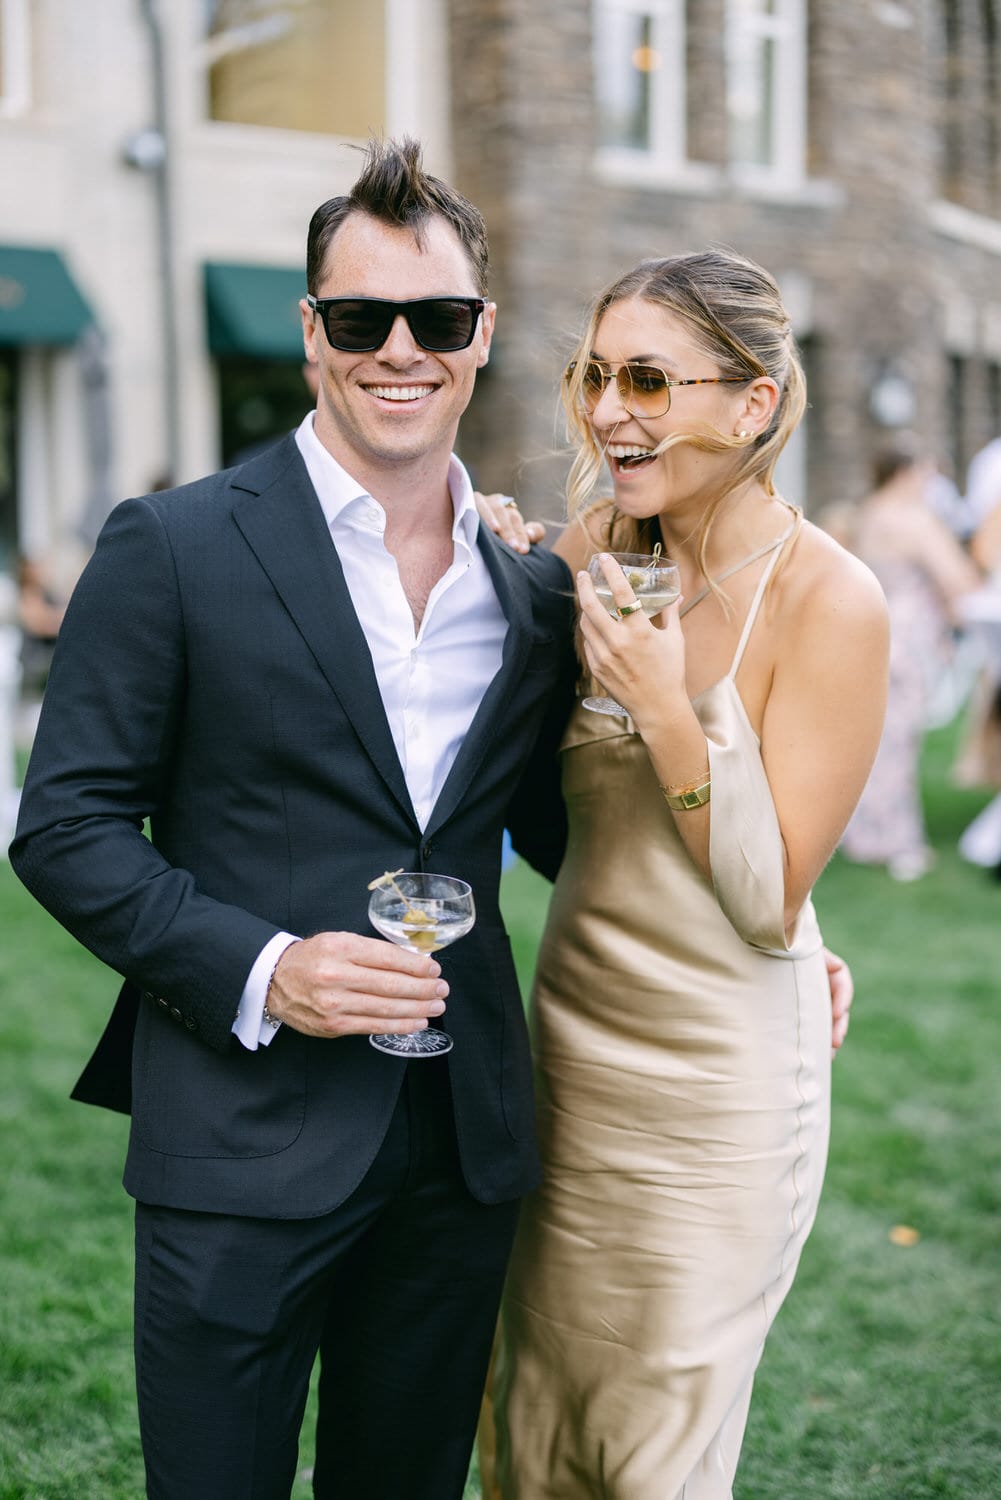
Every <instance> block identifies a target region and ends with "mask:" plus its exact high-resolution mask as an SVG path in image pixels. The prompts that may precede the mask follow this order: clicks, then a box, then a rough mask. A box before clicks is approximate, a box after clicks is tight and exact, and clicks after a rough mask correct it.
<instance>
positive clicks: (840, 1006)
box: [824, 948, 855, 1055]
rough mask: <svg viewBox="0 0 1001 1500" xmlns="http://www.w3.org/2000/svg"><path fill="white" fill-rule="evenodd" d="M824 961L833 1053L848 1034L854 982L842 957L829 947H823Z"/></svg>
mask: <svg viewBox="0 0 1001 1500" xmlns="http://www.w3.org/2000/svg"><path fill="white" fill-rule="evenodd" d="M824 963H825V964H826V965H827V982H828V984H829V985H830V986H831V1052H832V1055H833V1054H834V1053H836V1052H837V1050H838V1048H839V1047H840V1046H841V1043H842V1042H843V1041H844V1039H845V1037H846V1036H847V1035H848V1022H849V1019H850V1014H849V1013H850V1011H851V1008H852V1000H853V999H854V998H855V984H854V981H853V980H852V971H851V969H850V968H849V967H848V965H847V964H846V963H845V961H844V959H843V958H839V957H838V955H837V954H836V953H832V952H831V950H830V948H825V949H824Z"/></svg>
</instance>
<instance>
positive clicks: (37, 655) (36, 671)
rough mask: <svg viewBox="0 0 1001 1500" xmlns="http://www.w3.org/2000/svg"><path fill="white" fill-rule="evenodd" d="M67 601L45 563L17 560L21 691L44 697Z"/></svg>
mask: <svg viewBox="0 0 1001 1500" xmlns="http://www.w3.org/2000/svg"><path fill="white" fill-rule="evenodd" d="M65 613H66V598H65V596H64V595H63V594H62V592H61V591H60V590H59V588H58V586H57V585H56V583H55V582H54V581H53V580H52V578H51V577H50V573H49V570H48V569H47V568H46V566H45V564H44V562H42V561H40V560H39V559H38V558H31V557H24V556H21V557H19V558H18V560H17V623H18V625H19V627H20V630H21V674H22V675H21V691H22V693H23V694H24V695H25V696H26V697H29V698H40V697H41V696H42V693H43V692H44V691H45V684H46V682H47V681H48V677H49V668H50V667H51V665H52V653H53V652H54V651H55V649H56V639H57V637H58V635H59V627H60V626H61V625H62V622H63V615H64V614H65Z"/></svg>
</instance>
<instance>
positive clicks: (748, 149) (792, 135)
mask: <svg viewBox="0 0 1001 1500" xmlns="http://www.w3.org/2000/svg"><path fill="white" fill-rule="evenodd" d="M726 104H727V120H728V122H729V144H730V149H729V157H730V163H731V166H732V167H733V168H734V170H735V171H736V173H737V174H738V175H741V174H745V175H747V176H749V177H763V178H768V179H772V180H776V181H779V182H782V183H786V184H795V183H797V182H799V181H801V180H802V178H803V164H804V160H805V152H806V15H805V7H804V4H803V0H729V4H728V6H727V100H726Z"/></svg>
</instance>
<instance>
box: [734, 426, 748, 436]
mask: <svg viewBox="0 0 1001 1500" xmlns="http://www.w3.org/2000/svg"><path fill="white" fill-rule="evenodd" d="M737 436H738V437H739V438H749V437H750V436H751V434H750V433H749V432H748V430H747V428H746V427H742V428H741V429H740V431H739V432H738V433H737Z"/></svg>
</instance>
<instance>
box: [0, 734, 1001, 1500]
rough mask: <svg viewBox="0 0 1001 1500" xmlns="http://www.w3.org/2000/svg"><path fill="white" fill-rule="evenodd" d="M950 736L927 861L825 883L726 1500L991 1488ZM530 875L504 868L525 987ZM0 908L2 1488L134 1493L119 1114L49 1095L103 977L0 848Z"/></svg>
mask: <svg viewBox="0 0 1001 1500" xmlns="http://www.w3.org/2000/svg"><path fill="white" fill-rule="evenodd" d="M951 740H952V737H951V735H950V734H948V733H942V734H938V735H936V736H933V737H932V739H931V741H930V742H929V746H928V752H927V756H926V783H927V787H928V805H929V816H930V823H931V831H932V836H933V840H934V842H935V844H936V846H937V848H938V850H939V859H938V863H937V865H936V868H935V869H934V871H933V872H932V873H931V874H930V875H928V876H927V877H926V878H925V879H924V880H922V881H919V882H917V883H915V884H913V885H898V884H895V883H894V882H893V881H891V880H890V879H889V878H888V877H887V876H885V875H884V874H883V873H882V872H880V871H876V870H865V869H859V868H856V867H852V866H849V865H847V864H845V863H844V862H843V861H841V860H837V859H836V860H835V861H834V862H833V863H832V865H831V866H830V868H829V869H828V870H827V872H826V873H825V875H824V877H823V880H822V881H821V883H820V886H819V887H818V891H817V898H816V899H817V905H818V909H819V911H820V916H821V921H822V923H823V926H824V932H825V936H826V937H827V940H828V942H829V943H830V945H831V946H832V947H835V948H838V949H839V950H840V951H841V952H843V953H844V954H845V955H846V956H848V957H849V959H850V960H851V963H852V966H853V969H854V972H855V978H856V987H857V1000H856V1005H855V1011H854V1019H853V1022H852V1029H851V1036H850V1040H849V1042H848V1043H847V1045H846V1047H845V1050H844V1053H843V1055H842V1056H841V1057H840V1058H839V1059H838V1062H837V1064H836V1066H835V1070H834V1073H835V1079H834V1082H835V1115H834V1132H833V1141H832V1150H831V1163H830V1170H829V1174H828V1180H827V1187H826V1191H825V1195H824V1200H823V1203H822V1205H821V1210H820V1216H819V1219H818V1223H817V1228H816V1230H815V1232H814V1235H813V1238H812V1239H811V1241H810V1243H809V1245H808V1247H807V1250H806V1252H805V1254H804V1257H803V1263H802V1268H801V1271H800V1275H799V1278H798V1281H797V1283H796V1286H795V1289H794V1291H793V1293H792V1294H791V1296H790V1299H789V1302H788V1304H787V1306H786V1308H785V1309H784V1310H783V1312H782V1314H781V1316H780V1318H779V1320H778V1323H777V1325H776V1328H775V1330H774V1332H773V1334H772V1337H771V1339H770V1341H769V1344H768V1348H767V1351H766V1353H765V1358H764V1361H763V1363H762V1367H761V1371H760V1374H759V1378H758V1383H757V1389H756V1394H755V1400H754V1404H753V1407H752V1414H751V1420H750V1424H749V1427H748V1433H747V1440H746V1443H745V1447H744V1456H743V1460H742V1465H741V1470H740V1472H739V1474H738V1483H737V1495H738V1497H739V1500H841V1497H844V1500H869V1497H871V1500H877V1497H878V1500H926V1497H933V1496H934V1497H939V1496H941V1497H949V1500H992V1497H995V1496H1001V1440H999V1436H998V1426H999V1422H998V1418H999V1411H1001V1301H999V1292H998V1282H999V1266H1001V1254H999V1252H1001V1212H999V1210H1001V1088H999V1086H998V1085H999V1062H998V1059H999V1057H1001V985H999V982H998V977H997V976H998V969H999V967H1001V882H997V881H995V880H994V879H992V878H991V877H990V876H989V875H987V874H986V873H985V872H983V871H977V870H973V869H970V868H969V867H967V866H965V865H963V864H962V862H961V861H960V860H959V859H958V858H957V856H956V854H955V841H956V838H957V836H958V833H959V831H960V829H961V828H962V827H963V826H964V824H965V823H966V822H967V821H969V819H970V817H972V816H973V814H974V812H976V810H977V809H978V808H979V807H980V806H981V805H982V803H983V801H984V798H983V797H982V796H978V795H976V794H972V793H964V792H958V791H955V790H953V789H950V788H948V787H947V786H946V785H945V777H946V766H947V763H948V757H949V754H950V752H951ZM545 891H546V887H545V885H544V882H541V881H539V880H537V878H536V877H534V876H532V875H531V874H530V873H529V872H527V871H525V870H523V869H520V868H519V869H517V870H515V871H514V872H512V873H511V874H510V875H509V876H508V877H507V880H506V905H507V910H508V913H509V918H510V922H511V925H512V929H513V933H514V937H515V946H516V953H517V956H518V960H519V965H520V967H521V971H522V975H523V977H524V978H526V979H527V978H528V976H529V975H530V972H531V964H532V955H533V952H534V944H535V941H536V937H537V934H538V930H539V925H540V914H541V911H542V909H543V908H544V904H545ZM0 923H2V930H3V933H4V942H3V945H2V948H0V1123H2V1126H3V1143H4V1153H3V1155H4V1166H3V1171H2V1173H0V1194H2V1201H0V1276H2V1282H3V1296H2V1300H0V1308H2V1312H0V1500H137V1497H138V1496H140V1495H141V1494H142V1488H143V1487H142V1478H141V1475H142V1463H141V1458H140V1453H139V1443H138V1437H137V1434H136V1424H135V1411H134V1399H133V1394H132V1360H131V1334H130V1320H131V1281H132V1264H131V1217H132V1216H131V1205H130V1203H129V1200H128V1199H127V1198H126V1197H125V1195H124V1193H123V1192H122V1190H121V1187H120V1185H119V1183H120V1174H121V1165H122V1159H123V1156H124V1145H125V1129H126V1126H125V1121H124V1120H121V1119H119V1118H118V1117H115V1116H112V1115H109V1114H107V1113H105V1112H104V1111H100V1110H93V1109H87V1108H85V1107H83V1106H80V1105H74V1104H71V1103H70V1102H69V1100H68V1099H67V1097H66V1096H67V1093H68V1090H69V1088H70V1087H71V1085H72V1083H73V1081H74V1079H75V1077H76V1074H77V1072H78V1070H79V1067H80V1066H81V1065H82V1063H83V1061H84V1060H85V1058H86V1056H87V1054H88V1051H89V1048H90V1046H91V1045H92V1043H93V1041H94V1040H95V1039H96V1036H97V1035H98V1034H99V1032H100V1030H101V1027H102V1026H103V1024H104V1020H105V1018H106V1014H107V1010H108V1007H109V1005H110V1003H111V1000H112V998H113V995H114V989H115V981H114V977H113V976H111V975H109V974H108V973H107V971H105V970H103V969H102V968H101V966H100V965H99V964H98V963H96V962H95V961H94V960H93V959H91V958H90V957H89V956H88V955H87V954H85V953H83V952H82V951H81V950H80V949H79V948H78V947H77V946H76V944H75V943H74V942H73V941H72V939H71V938H69V937H68V936H67V935H66V934H65V933H63V932H62V931H61V930H60V929H59V928H58V927H56V925H55V924H54V923H53V922H51V921H50V919H49V918H48V917H46V916H45V914H44V913H43V912H42V911H41V910H40V909H39V908H37V907H36V906H35V905H34V904H33V903H32V901H31V900H30V898H29V897H28V896H27V895H26V894H25V893H24V892H23V891H22V890H21V888H20V887H19V886H18V884H17V882H16V880H15V879H14V877H13V876H12V875H11V873H10V870H9V868H8V867H7V866H6V865H4V864H2V863H0ZM900 1225H905V1226H908V1227H909V1228H911V1229H913V1230H916V1231H917V1234H918V1235H919V1238H918V1239H917V1241H916V1243H914V1244H913V1245H910V1246H904V1245H897V1244H895V1243H894V1242H893V1241H892V1240H891V1238H890V1234H891V1231H892V1230H893V1229H894V1228H895V1226H900ZM309 1446H310V1444H309V1437H308V1428H307V1433H306V1435H305V1437H304V1442H303V1454H304V1461H305V1457H306V1456H307V1455H308V1452H309ZM295 1493H296V1497H297V1500H300V1497H302V1500H304V1497H306V1496H307V1495H308V1493H309V1489H308V1486H307V1485H306V1484H305V1483H304V1482H303V1483H302V1484H300V1485H299V1486H297V1489H296V1492H295ZM467 1493H468V1495H469V1497H470V1500H472V1497H474V1496H477V1495H478V1494H479V1489H478V1486H477V1485H476V1482H475V1479H471V1481H470V1485H469V1489H468V1492H467ZM193 1500H194V1497H193ZM198 1500H201V1497H198ZM205 1500H211V1497H205ZM351 1500H354V1497H351ZM359 1500H361V1497H359Z"/></svg>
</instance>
